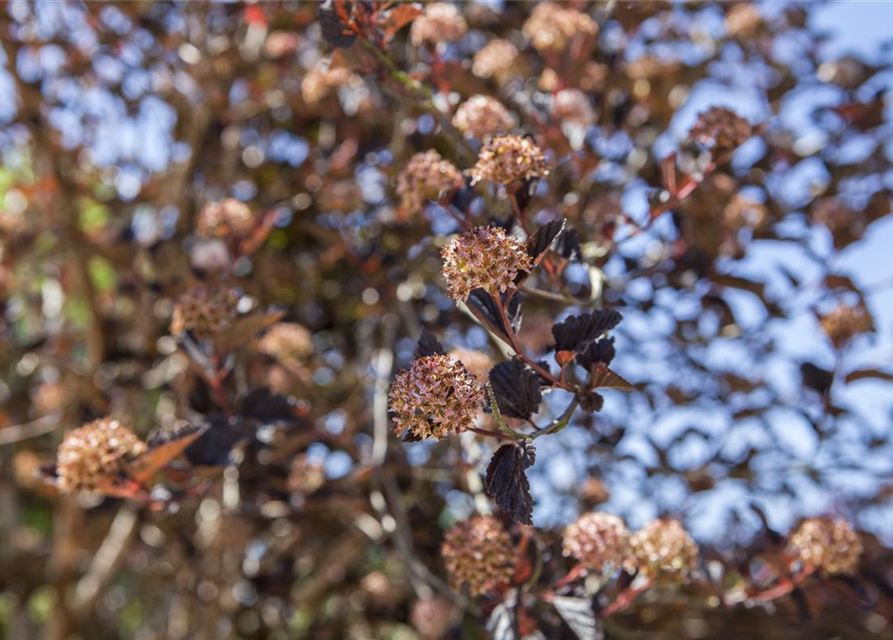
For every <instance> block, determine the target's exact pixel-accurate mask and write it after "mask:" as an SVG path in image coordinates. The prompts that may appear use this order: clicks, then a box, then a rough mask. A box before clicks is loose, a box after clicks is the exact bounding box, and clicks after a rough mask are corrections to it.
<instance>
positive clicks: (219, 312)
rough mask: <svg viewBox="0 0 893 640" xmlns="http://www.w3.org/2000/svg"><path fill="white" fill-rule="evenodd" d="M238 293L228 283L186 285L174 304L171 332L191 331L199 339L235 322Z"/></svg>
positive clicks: (226, 327) (178, 333)
mask: <svg viewBox="0 0 893 640" xmlns="http://www.w3.org/2000/svg"><path fill="white" fill-rule="evenodd" d="M237 302H238V301H237V299H236V295H235V294H234V292H233V291H232V290H231V289H229V288H228V287H225V286H222V285H218V286H209V285H205V284H196V285H193V286H191V287H190V288H189V289H187V290H186V291H185V292H184V293H183V294H182V295H181V296H180V297H179V298H178V299H177V303H176V304H175V305H174V314H173V316H172V317H171V333H173V334H174V335H180V334H181V333H184V332H185V331H191V332H192V334H193V335H194V336H195V337H196V338H198V339H199V340H201V339H203V338H209V337H211V336H212V335H214V334H215V333H219V332H221V331H223V330H225V329H228V328H229V327H230V326H232V323H233V321H234V320H235V318H236V303H237Z"/></svg>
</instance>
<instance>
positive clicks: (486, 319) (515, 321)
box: [465, 289, 521, 336]
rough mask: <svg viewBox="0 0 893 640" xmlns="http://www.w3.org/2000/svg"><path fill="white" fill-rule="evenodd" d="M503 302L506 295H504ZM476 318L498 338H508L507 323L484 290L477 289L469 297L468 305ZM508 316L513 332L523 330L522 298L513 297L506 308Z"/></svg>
mask: <svg viewBox="0 0 893 640" xmlns="http://www.w3.org/2000/svg"><path fill="white" fill-rule="evenodd" d="M502 298H503V301H505V299H506V295H505V294H502ZM465 304H467V305H468V308H469V309H470V310H471V312H472V313H473V314H474V315H475V317H476V318H477V319H478V320H480V321H481V322H482V323H483V324H484V325H485V326H486V327H487V329H489V330H490V331H492V332H493V333H495V334H496V335H498V336H507V335H508V332H507V330H506V326H505V323H504V322H503V321H502V319H501V318H500V315H499V307H497V306H496V303H495V302H494V301H493V298H491V297H490V294H489V293H488V292H487V291H485V290H484V289H475V290H474V291H472V292H471V294H470V295H469V296H468V300H467V301H466V303H465ZM506 315H508V318H509V322H510V323H511V328H512V331H514V332H515V333H518V331H520V330H521V298H520V297H519V296H517V295H515V296H512V299H511V300H510V301H509V302H508V305H507V307H506Z"/></svg>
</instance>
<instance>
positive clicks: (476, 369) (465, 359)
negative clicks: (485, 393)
mask: <svg viewBox="0 0 893 640" xmlns="http://www.w3.org/2000/svg"><path fill="white" fill-rule="evenodd" d="M449 356H450V357H451V358H453V359H454V360H458V361H459V362H461V363H462V366H464V367H465V369H466V370H467V371H468V373H470V374H472V375H473V376H476V377H477V379H478V380H480V381H481V382H482V383H483V382H486V381H487V378H488V377H489V375H490V369H492V368H493V358H491V357H490V356H488V355H487V354H486V353H484V352H483V351H477V350H475V349H464V348H462V347H456V348H455V349H453V350H451V351H450V353H449Z"/></svg>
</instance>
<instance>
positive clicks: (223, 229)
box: [196, 198, 255, 238]
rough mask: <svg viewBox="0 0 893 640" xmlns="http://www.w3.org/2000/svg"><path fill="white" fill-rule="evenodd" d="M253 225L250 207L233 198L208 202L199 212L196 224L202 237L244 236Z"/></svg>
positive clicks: (252, 229) (251, 229) (252, 214)
mask: <svg viewBox="0 0 893 640" xmlns="http://www.w3.org/2000/svg"><path fill="white" fill-rule="evenodd" d="M254 227H255V219H254V213H253V212H252V211H251V207H249V206H248V205H247V204H245V203H244V202H241V201H239V200H236V199H235V198H224V199H223V200H219V201H217V202H209V203H208V204H206V205H205V206H204V208H203V209H202V210H201V211H200V212H199V214H198V222H197V224H196V230H197V231H198V235H200V236H201V237H203V238H245V237H247V236H248V235H250V234H251V232H252V231H254Z"/></svg>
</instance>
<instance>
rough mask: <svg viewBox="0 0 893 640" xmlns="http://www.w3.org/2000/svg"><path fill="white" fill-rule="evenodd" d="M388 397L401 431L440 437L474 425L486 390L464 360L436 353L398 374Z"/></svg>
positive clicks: (395, 420) (427, 436) (416, 360)
mask: <svg viewBox="0 0 893 640" xmlns="http://www.w3.org/2000/svg"><path fill="white" fill-rule="evenodd" d="M388 397H389V399H390V410H391V413H393V415H394V425H395V430H396V431H397V432H398V433H402V432H403V431H404V430H408V431H409V433H410V434H412V436H413V437H415V438H417V439H419V440H424V439H426V438H435V439H437V440H439V439H441V438H443V437H445V436H447V435H449V434H451V433H459V432H462V431H465V430H466V429H468V428H469V427H473V426H474V419H475V417H476V416H477V414H478V412H479V411H480V410H481V406H482V404H483V402H484V389H483V387H482V386H481V385H480V384H479V383H478V381H477V378H475V377H474V376H473V375H472V374H470V373H468V371H467V370H466V369H465V367H464V366H463V365H462V363H461V362H457V361H456V360H453V359H452V358H450V357H449V356H446V355H432V356H423V357H421V358H416V359H415V360H413V362H412V365H411V366H410V367H409V369H406V370H404V371H401V372H400V373H398V374H397V377H396V378H395V379H394V383H393V384H392V385H391V391H390V394H389V396H388Z"/></svg>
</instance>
